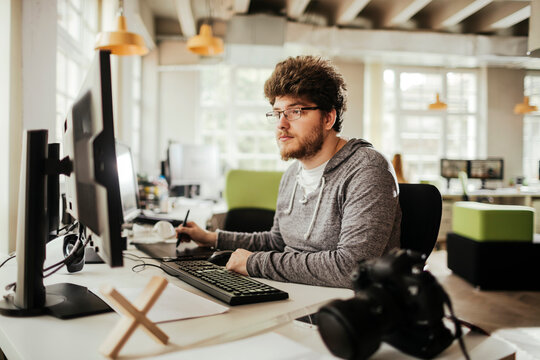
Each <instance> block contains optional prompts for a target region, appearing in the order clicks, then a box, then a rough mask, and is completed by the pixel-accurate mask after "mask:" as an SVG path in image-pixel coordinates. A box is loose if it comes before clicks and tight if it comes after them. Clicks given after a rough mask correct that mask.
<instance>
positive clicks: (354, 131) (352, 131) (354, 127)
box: [334, 59, 365, 138]
mask: <svg viewBox="0 0 540 360" xmlns="http://www.w3.org/2000/svg"><path fill="white" fill-rule="evenodd" d="M334 64H335V65H336V66H337V68H338V69H339V71H340V72H341V74H342V75H343V78H344V79H345V83H346V84H347V95H348V97H347V112H346V113H345V116H344V121H343V131H342V135H343V136H344V137H347V138H353V137H354V138H361V137H363V136H364V132H363V122H364V104H365V102H364V64H363V63H361V62H350V61H343V60H340V59H336V60H335V61H334Z"/></svg>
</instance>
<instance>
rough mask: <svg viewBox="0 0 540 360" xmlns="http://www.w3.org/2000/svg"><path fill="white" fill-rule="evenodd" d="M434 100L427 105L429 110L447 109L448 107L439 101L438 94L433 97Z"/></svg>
mask: <svg viewBox="0 0 540 360" xmlns="http://www.w3.org/2000/svg"><path fill="white" fill-rule="evenodd" d="M435 99H436V100H435V102H434V103H431V104H429V106H428V109H429V110H446V109H447V108H448V105H447V104H446V103H444V102H442V101H441V100H440V99H439V93H437V94H436V95H435Z"/></svg>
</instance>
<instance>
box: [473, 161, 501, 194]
mask: <svg viewBox="0 0 540 360" xmlns="http://www.w3.org/2000/svg"><path fill="white" fill-rule="evenodd" d="M469 177H470V178H471V179H480V180H482V189H485V188H486V180H502V179H503V177H504V160H503V159H498V158H497V159H496V158H492V159H483V160H470V168H469Z"/></svg>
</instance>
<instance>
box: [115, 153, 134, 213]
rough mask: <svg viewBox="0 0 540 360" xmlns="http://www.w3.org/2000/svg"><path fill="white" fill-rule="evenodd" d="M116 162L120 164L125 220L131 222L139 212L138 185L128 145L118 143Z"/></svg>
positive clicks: (121, 194) (121, 193)
mask: <svg viewBox="0 0 540 360" xmlns="http://www.w3.org/2000/svg"><path fill="white" fill-rule="evenodd" d="M116 162H117V164H118V180H119V182H120V196H121V198H122V213H123V214H124V221H126V222H129V221H131V220H133V219H134V218H135V217H136V216H137V215H138V214H139V207H138V203H139V202H138V185H137V177H136V174H135V168H134V166H133V157H132V156H131V151H130V149H129V147H128V146H126V145H124V144H121V143H119V142H117V143H116Z"/></svg>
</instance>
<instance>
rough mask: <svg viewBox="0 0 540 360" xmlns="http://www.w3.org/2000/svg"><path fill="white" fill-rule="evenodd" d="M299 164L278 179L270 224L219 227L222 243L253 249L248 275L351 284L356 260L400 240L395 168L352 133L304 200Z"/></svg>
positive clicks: (219, 244)
mask: <svg viewBox="0 0 540 360" xmlns="http://www.w3.org/2000/svg"><path fill="white" fill-rule="evenodd" d="M300 169H301V164H300V163H299V162H296V163H294V164H292V165H291V166H290V167H289V168H288V169H287V171H286V172H285V174H284V175H283V177H282V179H281V183H280V186H279V195H278V200H277V206H276V215H275V216H274V225H273V227H272V229H271V230H270V231H267V232H258V233H237V232H228V231H218V240H217V247H218V248H219V249H235V248H244V249H247V250H250V251H254V253H253V254H252V255H251V256H250V257H249V258H248V261H247V271H248V273H249V275H251V276H255V277H263V278H269V279H274V280H279V281H290V282H296V283H304V284H310V285H322V286H332V287H348V288H351V287H352V281H351V279H350V276H351V273H352V272H353V271H354V270H355V269H356V268H357V264H358V261H360V260H363V259H370V258H374V257H379V256H381V255H383V254H385V253H387V252H388V251H389V250H390V249H392V248H396V247H399V236H400V224H401V209H400V207H399V201H398V192H399V190H398V189H399V188H398V185H397V181H396V176H395V174H394V170H393V167H392V165H391V164H390V163H389V162H388V161H387V160H386V158H385V157H384V156H383V155H381V154H380V153H379V152H377V151H376V150H374V149H373V147H372V146H371V144H370V143H368V142H366V141H364V140H360V139H351V140H349V141H348V142H347V144H345V146H343V148H341V149H340V150H339V151H338V152H337V153H336V154H335V155H334V156H333V157H332V158H331V159H330V161H329V162H328V164H327V165H326V167H325V169H324V172H323V176H322V178H321V181H320V183H319V186H318V187H317V189H316V190H315V191H313V192H311V193H309V194H308V195H307V199H303V197H304V195H303V192H302V189H301V188H300V186H299V185H298V183H297V181H296V176H297V174H298V173H299V171H300ZM306 200H307V201H306Z"/></svg>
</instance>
